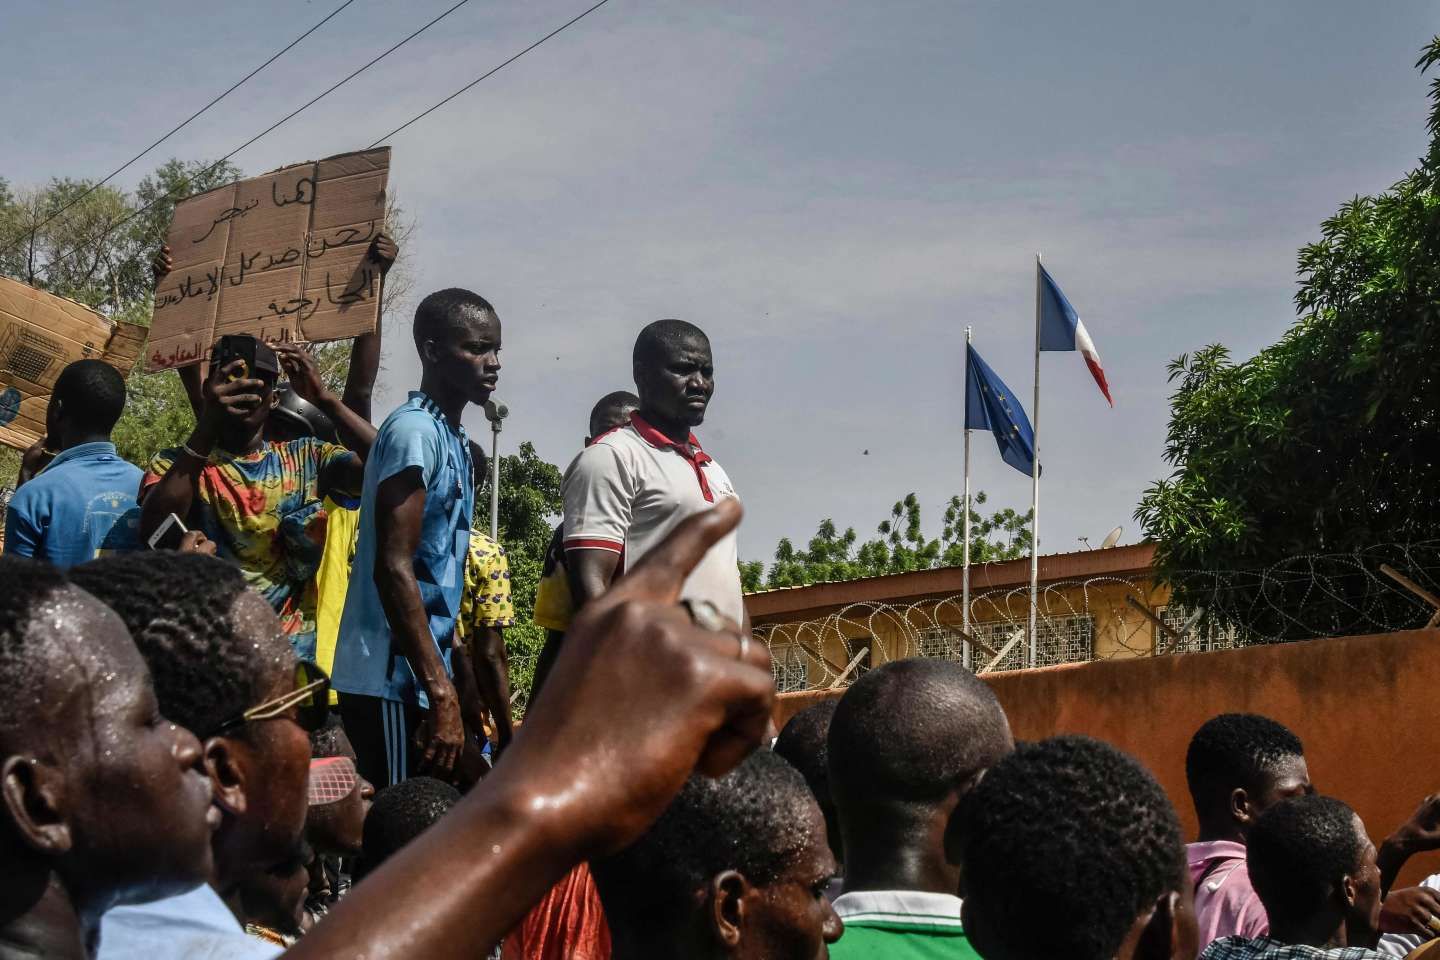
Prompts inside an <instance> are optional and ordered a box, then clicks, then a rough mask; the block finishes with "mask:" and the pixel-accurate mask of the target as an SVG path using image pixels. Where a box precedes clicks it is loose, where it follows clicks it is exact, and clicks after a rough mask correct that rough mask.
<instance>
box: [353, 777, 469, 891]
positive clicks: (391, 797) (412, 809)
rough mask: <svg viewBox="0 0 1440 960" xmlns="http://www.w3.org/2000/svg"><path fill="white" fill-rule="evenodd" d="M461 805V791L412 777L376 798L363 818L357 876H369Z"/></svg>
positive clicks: (428, 779) (380, 793)
mask: <svg viewBox="0 0 1440 960" xmlns="http://www.w3.org/2000/svg"><path fill="white" fill-rule="evenodd" d="M459 802H460V791H459V790H456V789H455V788H454V787H452V786H451V785H450V784H448V783H446V782H445V781H443V780H436V779H435V778H434V777H411V778H410V779H409V780H403V781H401V782H400V783H397V784H395V785H394V786H390V787H386V788H385V789H384V790H381V791H380V792H379V793H377V794H375V802H374V803H373V804H372V805H371V807H370V812H369V814H367V815H366V817H365V830H364V839H363V840H362V841H361V846H360V872H361V873H363V874H368V873H370V872H371V871H373V870H374V869H375V868H376V867H378V866H380V864H382V863H384V862H385V861H386V860H388V859H390V858H391V857H392V856H394V855H395V854H396V853H398V852H399V851H400V849H401V848H402V847H404V846H405V845H406V844H408V843H410V842H411V841H412V840H414V839H415V838H416V837H418V836H420V834H422V833H424V832H425V831H426V830H428V829H430V828H431V827H433V826H434V825H435V824H436V823H437V822H438V821H439V820H440V818H441V817H443V816H445V814H447V813H449V812H450V808H451V807H453V806H455V804H457V803H459Z"/></svg>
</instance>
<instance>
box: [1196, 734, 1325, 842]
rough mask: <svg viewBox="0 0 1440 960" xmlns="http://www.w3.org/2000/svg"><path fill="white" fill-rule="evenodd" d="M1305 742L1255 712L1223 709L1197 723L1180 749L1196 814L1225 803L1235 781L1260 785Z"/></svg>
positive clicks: (1301, 749)
mask: <svg viewBox="0 0 1440 960" xmlns="http://www.w3.org/2000/svg"><path fill="white" fill-rule="evenodd" d="M1304 755H1305V746H1304V744H1302V743H1301V742H1300V738H1299V737H1297V736H1295V734H1294V733H1293V732H1291V730H1290V729H1289V728H1288V727H1286V726H1285V725H1284V724H1281V723H1277V722H1275V721H1274V720H1271V719H1270V718H1269V717H1262V716H1260V715H1259V714H1255V713H1222V714H1220V715H1219V716H1216V717H1211V718H1210V719H1209V720H1206V721H1205V723H1203V724H1201V726H1200V729H1199V730H1196V731H1195V736H1193V737H1191V738H1190V747H1189V749H1187V750H1186V751H1185V781H1186V783H1187V784H1188V785H1189V787H1190V799H1191V800H1192V801H1194V803H1195V810H1196V812H1197V813H1199V814H1200V815H1201V816H1204V815H1205V813H1206V812H1208V811H1213V810H1218V809H1221V808H1222V807H1223V806H1225V805H1228V803H1229V799H1230V794H1231V792H1232V791H1233V790H1235V789H1236V788H1237V787H1240V788H1243V789H1245V790H1248V791H1255V790H1259V789H1260V788H1261V787H1262V786H1263V785H1264V780H1265V777H1266V775H1267V774H1269V773H1270V772H1271V771H1273V770H1274V769H1275V766H1276V765H1277V764H1279V763H1281V762H1283V761H1285V760H1288V759H1290V758H1292V757H1303V756H1304Z"/></svg>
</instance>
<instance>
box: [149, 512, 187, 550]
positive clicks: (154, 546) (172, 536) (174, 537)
mask: <svg viewBox="0 0 1440 960" xmlns="http://www.w3.org/2000/svg"><path fill="white" fill-rule="evenodd" d="M187 533H189V531H188V530H186V529H185V524H183V523H181V522H180V518H179V517H177V516H175V514H173V513H172V514H170V515H169V516H167V517H166V518H165V520H164V522H162V523H161V524H160V527H159V529H157V530H156V531H155V532H154V533H152V534H150V539H149V541H148V543H149V545H150V549H151V550H178V549H180V538H181V537H183V536H185V534H187Z"/></svg>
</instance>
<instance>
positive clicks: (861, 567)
mask: <svg viewBox="0 0 1440 960" xmlns="http://www.w3.org/2000/svg"><path fill="white" fill-rule="evenodd" d="M985 502H986V496H985V493H984V492H983V491H981V492H979V493H977V494H976V495H975V497H974V499H973V501H972V503H971V508H970V562H971V563H991V562H994V561H997V560H1013V559H1015V558H1017V557H1023V556H1027V555H1028V554H1029V552H1030V526H1029V525H1030V514H1029V513H1028V512H1027V513H1024V514H1020V513H1016V512H1015V511H1014V510H1011V509H1009V508H1006V509H1004V510H997V511H994V512H993V513H990V514H989V515H982V514H981V513H980V512H978V511H977V510H976V509H975V507H977V506H983V505H984V504H985ZM943 520H944V524H943V527H942V530H941V533H940V536H939V537H935V538H929V537H926V536H925V532H924V528H923V524H922V521H921V509H920V500H919V498H918V497H916V496H915V494H913V493H911V494H907V495H906V496H905V498H904V499H903V500H900V501H897V502H896V504H895V506H894V507H892V508H891V510H890V516H889V517H888V518H886V519H885V520H882V521H881V522H880V524H879V525H878V526H877V527H876V534H877V535H876V536H875V537H873V538H871V539H870V540H867V541H865V542H864V543H860V542H859V537H858V536H857V535H856V533H855V528H854V527H847V528H846V529H845V532H844V533H841V532H840V530H839V528H838V527H837V526H836V525H835V521H833V520H829V519H826V520H822V521H820V526H819V529H817V530H816V532H815V536H813V537H811V538H810V542H809V543H808V544H807V545H806V546H805V548H804V549H803V550H802V549H796V547H795V545H794V544H793V543H792V542H791V541H790V539H789V538H788V537H785V538H782V539H781V540H780V542H779V544H777V545H776V547H775V562H774V563H773V564H772V565H771V566H770V570H769V573H768V575H767V574H766V572H765V570H764V564H763V563H761V562H760V561H758V560H756V561H748V562H744V563H741V565H740V580H741V585H742V586H743V587H744V589H745V590H746V591H747V592H753V591H755V590H760V589H762V588H766V587H768V588H772V589H773V588H777V587H794V586H801V585H804V584H807V583H825V582H828V581H836V580H857V579H859V578H861V577H877V576H882V575H884V574H890V573H908V572H910V571H912V570H929V569H931V568H934V567H958V566H960V565H961V563H962V562H963V558H964V550H965V546H964V543H965V540H964V530H965V513H964V504H963V502H962V500H961V498H960V497H958V496H957V497H951V498H950V502H949V503H948V504H946V506H945V512H944V516H943Z"/></svg>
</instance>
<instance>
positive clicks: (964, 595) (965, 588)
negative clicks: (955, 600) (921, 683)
mask: <svg viewBox="0 0 1440 960" xmlns="http://www.w3.org/2000/svg"><path fill="white" fill-rule="evenodd" d="M965 397H966V410H965V417H966V421H965V423H966V426H965V552H964V556H965V559H964V573H963V574H962V575H961V581H960V582H961V603H963V604H964V605H965V610H964V613H963V614H962V621H963V623H964V629H965V640H964V651H965V653H964V662H965V668H966V669H967V670H968V669H970V668H971V663H970V660H971V656H972V654H971V652H970V426H969V422H970V421H969V416H970V410H969V397H970V328H969V327H966V328H965Z"/></svg>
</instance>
